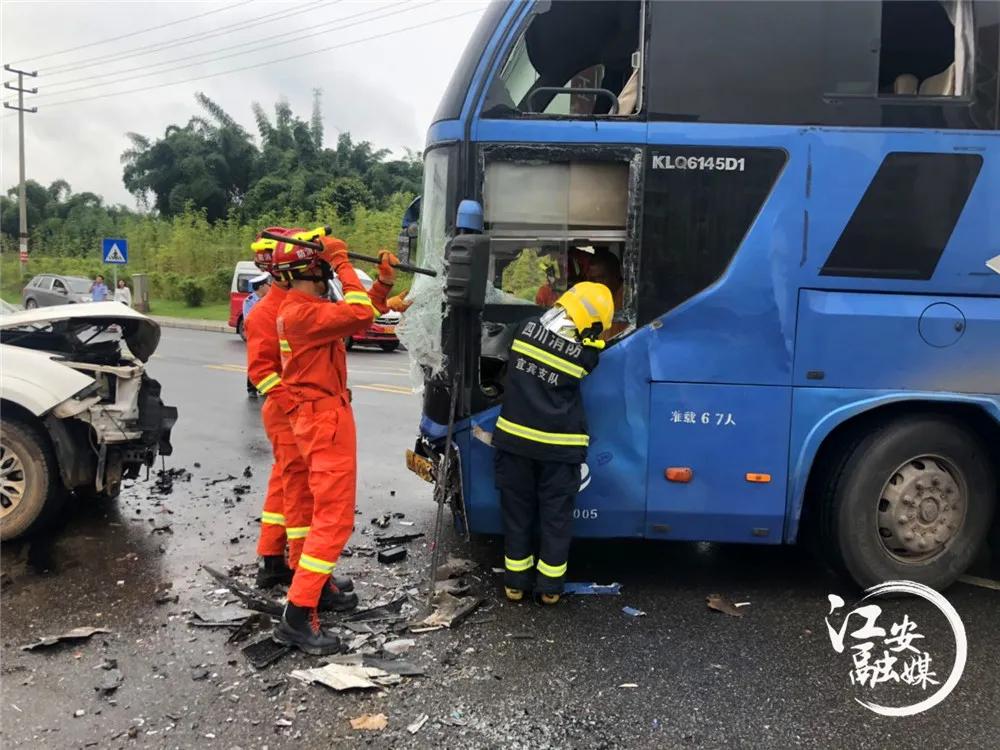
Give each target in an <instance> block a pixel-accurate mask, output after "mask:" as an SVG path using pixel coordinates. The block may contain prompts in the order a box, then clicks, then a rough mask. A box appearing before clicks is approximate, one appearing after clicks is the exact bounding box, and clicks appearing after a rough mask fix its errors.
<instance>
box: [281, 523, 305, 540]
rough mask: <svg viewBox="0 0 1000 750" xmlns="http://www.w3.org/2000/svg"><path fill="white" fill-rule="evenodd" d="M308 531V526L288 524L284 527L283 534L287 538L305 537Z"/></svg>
mask: <svg viewBox="0 0 1000 750" xmlns="http://www.w3.org/2000/svg"><path fill="white" fill-rule="evenodd" d="M308 533H309V527H308V526H289V527H288V528H286V529H285V536H286V537H287V538H288V539H305V538H306V534H308Z"/></svg>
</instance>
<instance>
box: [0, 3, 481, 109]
mask: <svg viewBox="0 0 1000 750" xmlns="http://www.w3.org/2000/svg"><path fill="white" fill-rule="evenodd" d="M481 10H482V7H479V8H476V9H474V10H467V11H463V12H462V13H454V14H452V15H450V16H443V17H442V18H436V19H433V20H431V21H424V22H423V23H418V24H413V25H412V26H404V27H403V28H401V29H395V30H393V31H386V32H383V33H381V34H374V35H372V36H368V37H364V38H362V39H353V40H351V41H348V42H341V43H340V44H334V45H331V46H329V47H322V48H320V49H315V50H311V51H309V52H300V53H299V54H297V55H289V56H287V57H281V58H277V59H275V60H266V61H264V62H260V63H255V64H254V65H244V66H242V67H239V68H232V69H230V70H223V71H220V72H218V73H208V74H206V75H202V76H195V77H194V78H184V79H182V80H180V81H171V82H169V83H161V84H156V85H153V86H141V87H139V88H135V89H128V90H126V91H112V92H110V93H107V94H98V95H97V96H85V97H81V98H79V99H67V100H65V101H61V102H52V103H51V104H47V105H46V107H49V108H51V107H62V106H64V105H66V104H78V103H80V102H89V101H94V100H97V99H107V98H109V97H114V96H125V95H126V94H138V93H141V92H143V91H151V90H154V89H162V88H168V87H170V86H179V85H181V84H183V83H194V82H195V81H204V80H205V79H208V78H217V77H218V76H225V75H230V74H232V73H241V72H243V71H246V70H254V69H256V68H263V67H266V66H268V65H277V64H279V63H284V62H288V61H290V60H298V59H301V58H303V57H309V56H310V55H318V54H320V53H322V52H331V51H333V50H335V49H343V48H344V47H352V46H354V45H356V44H363V43H365V42H372V41H375V40H377V39H383V38H385V37H388V36H394V35H395V34H402V33H403V32H406V31H414V30H416V29H422V28H424V27H427V26H433V25H434V24H438V23H443V22H445V21H451V20H454V19H456V18H461V17H463V16H469V15H472V14H473V13H479V12H480V11H481ZM8 116H10V115H8Z"/></svg>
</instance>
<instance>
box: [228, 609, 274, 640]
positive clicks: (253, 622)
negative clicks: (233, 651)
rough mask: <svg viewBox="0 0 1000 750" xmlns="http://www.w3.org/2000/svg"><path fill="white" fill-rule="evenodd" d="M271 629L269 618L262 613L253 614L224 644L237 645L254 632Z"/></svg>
mask: <svg viewBox="0 0 1000 750" xmlns="http://www.w3.org/2000/svg"><path fill="white" fill-rule="evenodd" d="M269 627H271V618H270V617H269V616H268V615H265V614H264V613H263V612H254V613H253V614H252V615H250V616H249V617H248V618H247V619H246V620H244V621H243V624H242V625H240V626H239V627H238V628H236V630H234V631H233V634H232V635H230V636H229V637H228V638H227V639H226V643H239V642H241V641H245V640H246V639H247V638H249V637H250V634H251V633H252V632H254V631H255V630H259V629H262V628H269Z"/></svg>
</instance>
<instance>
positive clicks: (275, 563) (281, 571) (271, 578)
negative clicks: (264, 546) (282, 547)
mask: <svg viewBox="0 0 1000 750" xmlns="http://www.w3.org/2000/svg"><path fill="white" fill-rule="evenodd" d="M279 583H283V584H285V585H286V586H288V585H290V584H291V583H292V569H291V568H289V567H288V563H286V562H285V556H284V555H264V556H263V557H262V558H260V564H259V565H258V566H257V588H259V589H269V588H271V587H272V586H277V585H278V584H279Z"/></svg>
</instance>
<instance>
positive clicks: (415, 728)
mask: <svg viewBox="0 0 1000 750" xmlns="http://www.w3.org/2000/svg"><path fill="white" fill-rule="evenodd" d="M428 719H430V716H428V715H427V714H420V716H418V717H417V718H416V719H414V720H413V721H412V722H411V723H409V724H407V725H406V731H407V732H409V733H410V734H416V733H417V732H419V731H420V730H421V729H423V727H424V724H426V723H427V720H428Z"/></svg>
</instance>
